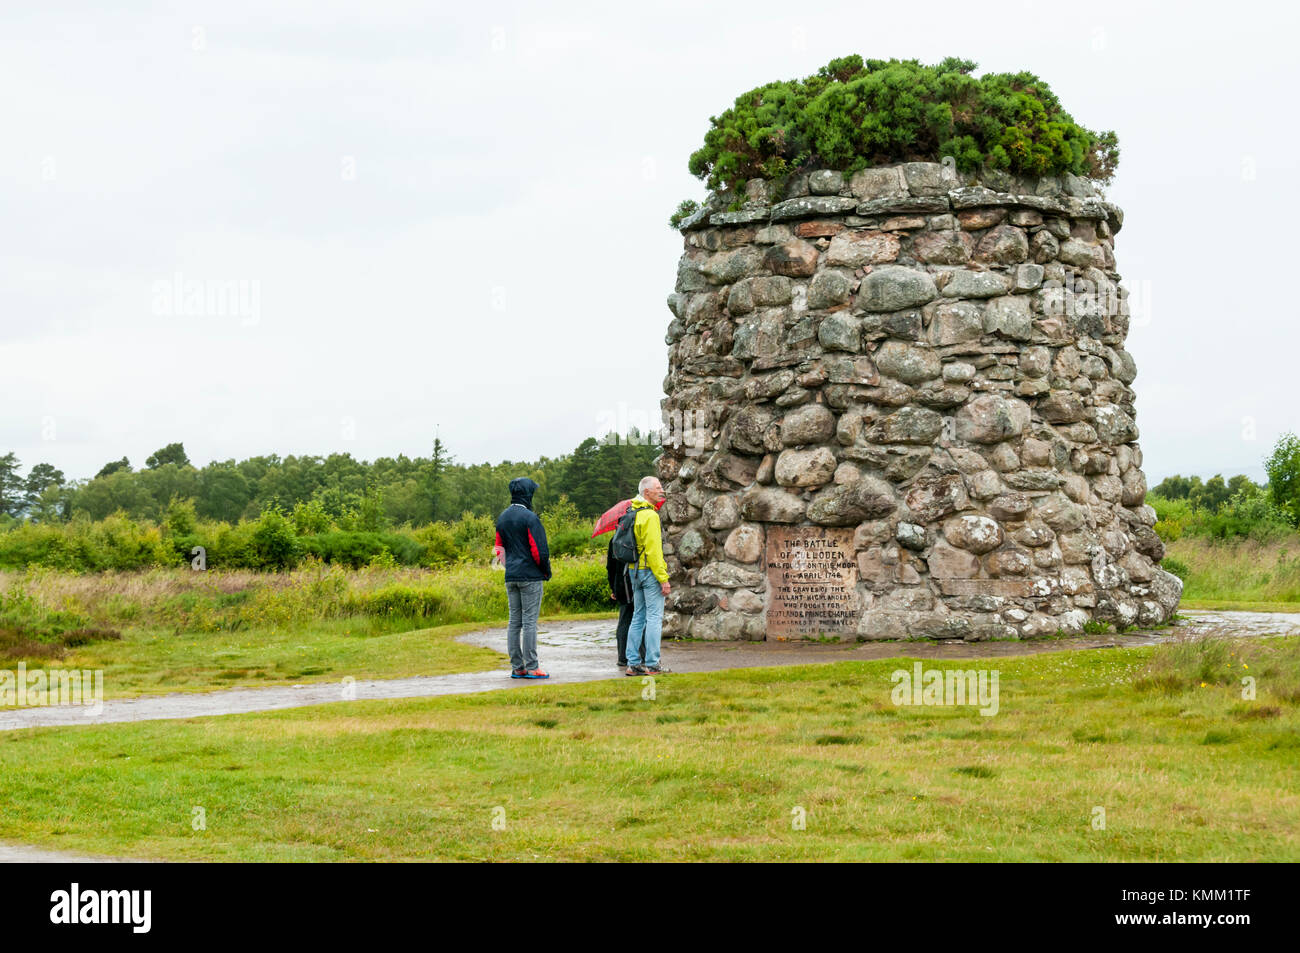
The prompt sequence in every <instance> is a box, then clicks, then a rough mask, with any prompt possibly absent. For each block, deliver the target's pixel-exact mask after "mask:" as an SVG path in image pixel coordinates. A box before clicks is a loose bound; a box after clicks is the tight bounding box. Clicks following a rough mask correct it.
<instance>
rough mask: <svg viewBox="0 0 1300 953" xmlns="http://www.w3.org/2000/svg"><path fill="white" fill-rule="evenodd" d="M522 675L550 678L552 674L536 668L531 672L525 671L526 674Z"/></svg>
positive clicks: (524, 676) (525, 676)
mask: <svg viewBox="0 0 1300 953" xmlns="http://www.w3.org/2000/svg"><path fill="white" fill-rule="evenodd" d="M521 677H522V678H550V677H551V676H549V675H547V674H546V673H545V672H543V671H542V670H541V669H540V668H535V669H533V670H532V671H531V672H524V674H523V675H522V676H521Z"/></svg>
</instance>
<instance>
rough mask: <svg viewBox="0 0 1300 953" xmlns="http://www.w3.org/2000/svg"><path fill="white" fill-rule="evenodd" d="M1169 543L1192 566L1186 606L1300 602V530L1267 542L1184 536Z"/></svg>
mask: <svg viewBox="0 0 1300 953" xmlns="http://www.w3.org/2000/svg"><path fill="white" fill-rule="evenodd" d="M1165 545H1166V550H1167V555H1168V556H1169V557H1171V558H1172V559H1174V560H1176V561H1177V562H1180V563H1182V564H1183V565H1184V566H1186V567H1187V577H1186V579H1185V580H1184V583H1185V585H1184V589H1183V605H1184V606H1185V607H1187V608H1219V609H1226V608H1234V609H1236V608H1255V607H1256V606H1259V605H1267V606H1283V605H1285V606H1288V607H1289V608H1290V611H1295V610H1296V609H1297V608H1300V535H1296V534H1290V535H1288V536H1285V537H1283V538H1281V539H1274V540H1270V541H1268V542H1259V541H1257V540H1252V539H1233V540H1221V539H1213V538H1210V537H1205V536H1184V537H1182V538H1180V539H1176V540H1173V541H1172V542H1168V543H1166V544H1165ZM1211 604H1212V605H1211ZM1256 611H1264V612H1267V611H1272V610H1270V609H1268V608H1264V609H1256Z"/></svg>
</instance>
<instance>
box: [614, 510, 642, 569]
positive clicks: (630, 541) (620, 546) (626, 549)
mask: <svg viewBox="0 0 1300 953" xmlns="http://www.w3.org/2000/svg"><path fill="white" fill-rule="evenodd" d="M639 512H640V510H638V509H636V508H635V507H631V506H629V507H628V508H627V512H626V513H624V514H623V515H622V516H620V517H619V518H618V527H617V528H616V529H615V530H614V543H613V547H614V558H615V559H617V560H618V561H619V562H621V563H629V564H630V563H639V562H640V561H641V552H640V550H639V549H638V548H637V545H636V515H637V513H639Z"/></svg>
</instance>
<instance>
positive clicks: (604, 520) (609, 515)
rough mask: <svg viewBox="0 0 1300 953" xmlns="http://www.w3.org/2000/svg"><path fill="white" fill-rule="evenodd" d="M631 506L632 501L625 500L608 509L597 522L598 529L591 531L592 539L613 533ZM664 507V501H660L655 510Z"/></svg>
mask: <svg viewBox="0 0 1300 953" xmlns="http://www.w3.org/2000/svg"><path fill="white" fill-rule="evenodd" d="M631 505H632V501H631V500H623V501H621V502H619V503H615V504H614V505H613V506H611V507H610V508H609V509H607V510H606V511H605V512H604V513H603V514H602V515H601V517H600V519H598V520H596V528H595V529H593V530H592V531H591V538H592V539H595V538H596V537H597V536H599V535H600V534H601V533H612V532H613V531H614V530H615V528H616V527H617V526H618V521H619V519H620V518H622V516H623V514H624V513H626V512H627V508H628V507H629V506H631ZM663 505H664V501H663V500H660V501H659V502H658V503H657V504H656V505H655V509H656V510H657V509H659V508H660V507H661V506H663Z"/></svg>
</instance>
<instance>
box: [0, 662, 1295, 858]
mask: <svg viewBox="0 0 1300 953" xmlns="http://www.w3.org/2000/svg"><path fill="white" fill-rule="evenodd" d="M925 664H926V666H927V667H941V668H953V667H957V668H960V667H963V665H964V664H965V665H969V664H975V663H933V662H927V663H925ZM910 666H911V662H910V661H909V660H906V659H899V660H884V661H876V662H845V663H835V664H829V665H821V666H804V667H798V668H772V669H754V670H736V671H729V672H721V673H711V674H700V675H681V676H669V677H666V678H663V679H660V680H659V682H658V684H657V686H656V688H657V691H656V693H655V697H653V698H646V697H643V691H644V689H643V686H642V684H641V682H640V680H639V679H618V680H611V681H608V682H597V683H589V684H585V685H576V686H562V685H539V686H528V687H526V688H523V689H518V690H514V691H510V692H501V693H485V694H482V695H476V696H463V697H448V698H440V699H424V700H409V701H389V702H379V701H374V702H356V703H350V704H346V705H326V706H320V707H314V708H306V709H297V710H291V711H282V712H276V713H267V714H258V715H240V716H231V717H223V718H209V719H201V720H190V721H182V722H153V723H141V724H135V725H111V726H102V727H88V728H75V729H38V730H32V731H22V732H10V733H7V734H4V735H0V801H2V802H3V803H4V804H5V810H4V812H3V814H0V839H4V840H13V841H21V842H26V843H32V844H38V845H41V846H46V847H54V848H64V849H68V850H78V851H88V852H99V853H108V854H116V855H130V856H138V857H157V858H171V859H218V860H277V861H280V860H312V861H318V860H319V861H331V860H417V859H419V860H424V859H454V860H534V859H537V860H556V859H559V860H682V859H684V860H1124V861H1153V860H1168V861H1192V860H1197V861H1224V860H1274V861H1292V862H1294V861H1297V860H1300V639H1294V638H1292V639H1267V640H1255V641H1252V642H1235V643H1233V642H1213V641H1210V642H1198V643H1186V644H1181V643H1176V644H1169V645H1162V646H1159V647H1156V648H1135V649H1119V650H1108V651H1104V652H1102V651H1091V652H1061V653H1052V654H1046V655H1036V656H1032V657H1023V658H1003V659H999V660H998V661H997V667H998V670H999V672H1000V705H999V711H998V713H997V714H996V715H994V716H992V717H984V716H982V715H980V714H979V713H978V712H977V710H976V709H975V708H973V707H958V706H948V707H935V706H929V707H922V706H918V707H903V706H896V705H894V704H893V703H892V701H891V694H890V693H891V688H892V687H893V686H892V682H891V679H890V674H891V672H893V671H894V670H895V669H897V668H910ZM1243 673H1249V674H1250V675H1252V676H1254V677H1255V678H1257V679H1258V698H1257V700H1254V701H1246V700H1243V698H1242V689H1241V681H1240V680H1241V677H1242V674H1243ZM196 808H202V810H203V812H204V816H205V819H206V829H203V830H195V829H194V825H193V818H194V817H195V809H196ZM1098 809H1101V810H1102V811H1104V816H1105V827H1104V829H1095V826H1094V825H1095V821H1096V819H1097V818H1098V817H1099V816H1100V815H1099V814H1098ZM800 810H801V811H802V812H804V816H805V818H806V829H804V830H796V829H793V826H792V820H793V819H794V818H795V816H796V815H797V814H798V812H799V811H800ZM494 819H495V820H496V821H497V825H498V826H499V827H501V828H503V829H494V826H493V821H494Z"/></svg>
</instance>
